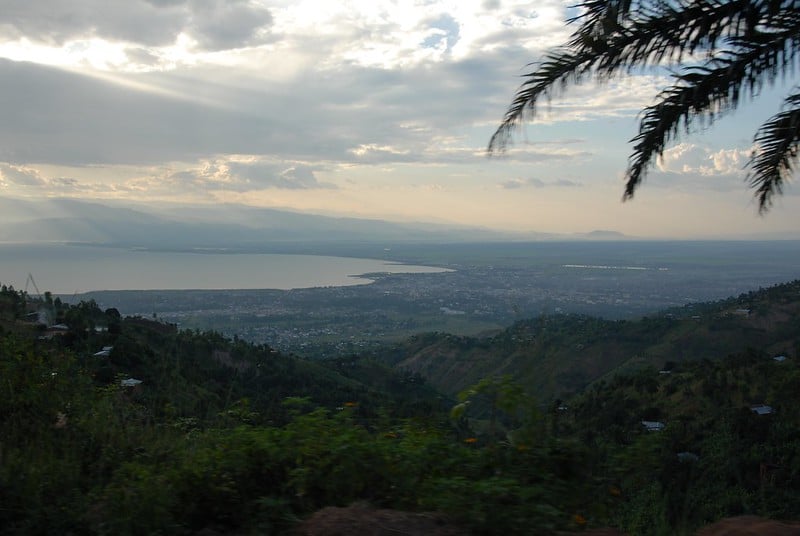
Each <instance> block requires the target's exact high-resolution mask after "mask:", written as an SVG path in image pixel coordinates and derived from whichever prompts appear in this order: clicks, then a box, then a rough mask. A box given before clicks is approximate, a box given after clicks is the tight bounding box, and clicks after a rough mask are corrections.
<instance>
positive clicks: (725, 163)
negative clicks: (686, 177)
mask: <svg viewBox="0 0 800 536" xmlns="http://www.w3.org/2000/svg"><path fill="white" fill-rule="evenodd" d="M752 151H753V149H752V148H748V149H719V150H713V149H710V148H708V147H704V146H701V145H695V144H691V143H679V144H678V145H675V146H674V147H670V148H669V149H666V150H665V151H664V153H663V155H662V156H661V158H660V159H659V160H658V163H657V165H658V169H659V170H661V171H665V172H670V173H676V174H692V175H701V176H705V177H711V176H715V175H738V176H744V174H745V173H746V172H745V171H744V167H745V165H746V164H747V162H748V160H749V159H750V154H751V153H752Z"/></svg>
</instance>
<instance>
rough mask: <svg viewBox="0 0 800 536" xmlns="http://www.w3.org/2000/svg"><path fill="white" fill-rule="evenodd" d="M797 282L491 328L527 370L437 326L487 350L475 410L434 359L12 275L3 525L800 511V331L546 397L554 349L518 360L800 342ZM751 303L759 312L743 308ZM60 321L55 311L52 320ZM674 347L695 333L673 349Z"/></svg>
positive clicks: (507, 530)
mask: <svg viewBox="0 0 800 536" xmlns="http://www.w3.org/2000/svg"><path fill="white" fill-rule="evenodd" d="M797 286H798V283H796V282H795V283H791V284H787V285H781V286H778V287H774V288H771V289H766V290H762V291H759V292H754V293H750V294H748V295H747V296H745V297H740V298H737V299H731V300H726V301H725V302H720V303H717V304H706V305H703V306H702V307H696V308H693V309H692V310H691V311H685V312H681V311H678V312H670V313H665V315H664V317H663V318H661V317H660V318H657V319H650V320H648V321H642V322H635V323H624V322H610V323H609V322H605V321H602V320H596V319H591V318H586V317H557V318H554V317H549V318H544V319H539V320H536V321H533V320H532V321H527V322H522V323H519V324H517V325H515V326H514V327H513V328H511V329H509V330H506V331H504V332H503V333H501V334H499V335H495V336H493V337H487V338H484V339H481V340H479V342H481V344H483V345H484V347H483V350H484V355H487V356H491V354H490V353H489V352H488V350H497V349H498V348H501V346H500V345H501V344H505V348H506V349H507V350H509V352H508V354H507V355H509V356H511V357H510V358H509V359H508V360H507V361H504V362H502V363H501V364H502V365H503V366H504V367H506V368H507V370H509V371H513V370H518V371H519V372H517V373H515V374H513V375H512V374H509V375H507V376H497V375H495V373H494V371H496V370H497V368H496V366H495V368H492V362H491V360H490V359H486V360H485V362H481V361H480V360H479V359H478V357H479V352H478V351H477V350H475V348H476V347H478V346H479V345H478V344H471V342H472V340H471V339H464V338H453V337H447V336H443V335H439V334H433V335H427V336H420V337H418V338H416V339H415V340H414V341H412V343H417V344H420V345H422V346H423V347H424V345H426V344H427V345H429V346H430V345H432V344H433V343H435V342H436V341H437V340H443V341H445V342H447V344H448V345H450V346H449V347H450V351H451V352H452V353H453V354H454V355H455V353H456V350H454V348H459V346H458V345H461V346H460V347H461V348H463V353H464V354H465V355H471V356H473V357H472V358H471V360H467V361H466V363H467V364H470V363H473V362H474V363H478V364H481V365H483V366H484V368H483V369H481V370H480V372H487V373H488V375H487V376H486V377H484V378H482V379H481V380H480V381H478V382H475V383H474V384H472V385H469V386H468V387H469V388H468V389H466V390H465V391H464V392H463V393H461V394H460V396H459V402H460V403H458V404H457V405H455V404H456V403H455V402H454V401H450V400H449V399H448V397H446V396H444V397H443V396H441V395H439V394H438V393H437V392H436V391H435V390H433V389H432V388H431V385H430V383H429V382H426V381H424V378H422V376H421V375H420V374H415V373H413V372H411V371H409V370H407V369H403V370H401V371H397V370H395V371H392V370H390V369H389V368H388V367H387V366H386V365H385V364H381V363H380V362H377V361H376V360H374V359H370V358H369V357H368V356H361V357H359V356H352V357H348V358H342V359H338V360H335V361H329V362H325V363H320V362H312V361H308V360H305V359H299V358H296V357H294V356H291V355H284V354H281V353H280V352H277V351H275V350H274V349H272V348H269V347H268V346H263V345H262V346H256V345H252V344H249V343H246V342H243V341H241V340H239V339H237V338H234V339H233V340H231V339H227V338H225V337H222V336H220V335H219V334H217V333H213V332H205V333H203V332H199V331H180V330H178V329H176V327H175V326H174V325H171V324H167V323H163V322H159V321H155V320H151V319H144V318H141V317H127V318H122V317H121V316H120V315H119V313H118V312H117V311H116V310H115V309H113V308H112V309H106V310H100V309H99V308H98V307H97V305H96V304H95V303H93V302H91V301H90V302H81V303H80V304H79V305H76V306H71V305H65V304H63V303H60V302H59V300H58V299H55V300H52V299H51V296H49V295H45V298H44V299H42V300H31V299H29V297H28V296H25V295H24V293H20V292H15V291H14V290H13V289H8V288H6V287H3V288H2V289H1V290H0V377H1V378H3V381H2V382H0V428H1V429H2V430H3V434H2V436H0V462H1V463H0V526H2V527H3V532H4V533H8V534H26V535H27V534H109V533H114V534H121V535H125V534H131V535H133V534H157V533H158V534H180V535H190V534H280V533H292V531H293V529H294V528H295V527H300V528H301V530H305V529H308V527H309V525H307V524H301V523H300V522H301V521H302V520H304V519H308V518H311V519H312V520H314V519H316V520H317V521H316V523H317V524H319V523H320V521H319V517H317V516H314V517H311V516H312V514H313V513H314V512H317V511H320V510H322V511H323V512H324V511H326V509H327V508H328V507H342V506H347V505H351V504H353V503H356V504H361V503H360V502H359V501H367V502H368V503H369V504H370V505H371V506H372V507H374V508H376V509H378V510H371V509H365V508H360V509H359V508H358V507H356V508H354V509H350V510H348V512H349V514H345V515H352V514H353V512H356V511H360V512H362V513H360V514H357V515H358V516H360V518H361V521H364V520H365V519H366V518H367V517H369V516H375V515H380V516H381V517H382V518H386V516H390V517H391V518H392V519H395V520H396V519H405V520H406V521H404V523H406V525H405V526H406V527H410V526H413V524H414V523H417V522H419V520H422V519H427V520H435V519H441V520H444V521H442V522H443V523H446V525H437V526H442V527H443V529H442V530H448V529H452V531H454V532H455V533H461V534H476V535H490V534H501V533H502V534H519V535H523V534H531V533H535V534H545V535H546V534H557V533H560V534H563V533H564V532H563V531H565V530H584V529H587V528H592V527H600V526H615V527H619V528H620V529H622V530H624V531H625V532H626V533H628V534H655V535H659V536H660V535H663V536H667V535H670V536H671V535H674V534H679V535H680V534H686V535H688V534H692V533H694V531H695V530H696V529H697V528H698V527H700V526H702V525H704V524H708V523H711V522H714V521H717V520H719V519H720V518H723V517H727V516H733V515H741V514H750V515H759V516H763V517H770V518H778V519H797V518H798V517H800V493H798V491H797V490H798V486H797V483H798V482H800V435H798V434H800V432H799V431H800V411H799V410H798V405H797V404H796V397H797V392H798V391H800V366H799V364H798V360H797V357H796V356H797V354H796V351H797V345H796V343H795V346H794V347H792V349H791V351H787V352H786V355H785V356H782V358H781V359H775V357H778V356H774V355H773V354H772V353H767V352H763V351H761V350H757V349H753V350H747V351H735V352H731V353H730V355H728V356H726V357H723V358H721V359H715V360H710V359H703V358H702V356H701V355H700V354H697V355H696V356H695V354H691V353H688V352H687V353H686V354H685V355H684V357H683V359H681V360H678V361H676V362H673V363H671V364H669V373H666V371H664V373H662V372H661V371H660V370H659V369H660V367H661V366H662V365H659V367H653V366H650V365H648V359H649V360H651V361H652V360H655V359H656V358H655V357H643V358H639V359H636V360H635V361H633V362H625V360H624V359H623V360H621V364H622V365H624V366H623V367H622V369H618V370H620V373H619V374H616V375H614V376H613V377H610V378H609V379H607V380H606V379H599V380H597V381H595V382H593V383H592V385H591V387H590V388H588V389H585V390H584V391H583V392H581V393H580V394H578V395H577V396H575V397H572V398H570V399H569V400H560V401H559V400H555V401H553V402H552V403H550V404H547V405H542V404H541V399H540V398H539V397H538V395H537V396H530V393H529V392H526V391H529V389H527V388H528V387H529V385H528V384H527V383H528V382H529V381H530V377H534V376H535V375H536V370H535V368H534V364H533V363H532V364H529V367H530V368H529V369H524V370H523V369H514V368H513V367H514V366H515V364H516V363H517V362H516V361H515V359H520V358H519V357H516V356H517V354H515V352H514V350H515V349H517V350H519V349H520V348H523V347H526V346H532V347H535V348H538V350H537V351H541V352H544V353H545V354H546V355H547V359H546V360H542V361H541V362H540V363H541V364H547V365H548V366H550V367H551V369H546V368H542V369H541V370H543V371H544V372H543V373H542V375H543V376H545V375H546V374H552V373H553V371H554V370H560V369H559V368H558V366H557V363H556V360H557V356H559V355H566V354H567V353H568V352H572V351H573V349H574V347H575V346H576V345H583V346H584V349H585V348H590V349H592V351H597V350H596V349H597V348H600V349H602V350H604V351H605V352H607V353H608V355H613V352H614V350H615V349H619V348H628V347H629V346H630V348H633V347H634V346H635V345H636V344H645V343H646V344H648V345H649V346H648V347H660V346H659V345H658V342H659V337H662V338H663V337H667V336H668V335H670V334H673V333H683V331H681V329H683V330H685V329H686V326H701V327H703V329H704V330H705V331H702V330H699V331H697V334H696V335H695V337H696V340H697V341H704V344H703V345H702V348H703V349H708V348H712V347H713V346H714V344H715V340H714V339H713V338H711V339H709V338H708V336H707V335H706V339H703V338H702V337H701V335H700V334H701V333H704V332H705V333H706V334H708V333H712V331H711V330H710V329H709V326H716V331H713V333H717V332H721V333H724V334H727V335H726V336H725V337H721V338H720V340H721V341H727V342H725V343H724V344H734V337H733V335H731V334H732V333H733V332H734V331H735V330H736V329H738V330H739V331H741V332H742V333H743V336H744V337H745V339H742V340H746V338H747V337H752V336H753V334H758V337H761V338H760V339H758V340H759V341H762V342H764V343H765V344H766V347H770V348H773V347H777V346H772V345H778V344H784V345H788V344H789V343H790V342H791V341H793V340H794V339H792V338H791V337H794V334H795V333H797V330H796V329H795V328H794V327H792V326H793V325H794V324H793V322H796V321H797V315H796V309H795V307H796V301H797V297H796V296H797ZM742 303H746V304H748V305H750V306H752V307H753V309H752V311H751V313H750V316H747V317H744V316H743V314H742V313H741V312H736V311H737V309H740V308H741V307H740V305H742ZM731 307H734V309H732V311H733V312H731ZM698 310H702V312H701V313H700V314H699V315H698V314H697V312H698ZM30 313H34V314H30ZM684 314H685V315H690V316H688V318H683V317H682V315H684ZM43 316H44V317H50V318H51V319H52V321H51V322H48V323H47V324H48V326H47V327H46V326H44V325H43V324H39V323H37V322H35V321H34V319H41V318H42V317H43ZM696 316H700V317H701V318H699V319H697V318H692V317H696ZM741 320H744V321H746V322H748V323H747V324H738V323H737V322H739V321H741ZM54 322H55V323H54ZM687 322H688V323H687ZM692 322H693V323H692ZM768 324H769V325H768ZM720 326H726V328H725V330H724V331H723V330H722V329H721V328H720ZM736 326H738V327H736ZM742 326H751V329H743V328H742ZM758 326H761V327H758ZM612 328H614V329H612ZM657 328H658V329H657ZM756 328H757V329H756ZM698 329H699V328H698ZM570 330H572V331H573V332H575V333H577V334H578V335H579V336H578V337H577V338H573V339H570V338H569V332H570ZM659 330H660V331H659ZM689 331H690V333H695V331H694V330H689ZM790 335H791V337H790ZM604 337H605V338H606V339H608V340H605V339H604ZM674 340H684V341H688V340H690V339H687V338H684V339H681V338H680V337H675V338H673V339H670V342H669V343H665V344H666V345H667V346H668V345H674V344H676V343H675V342H674ZM747 340H749V339H747ZM753 340H756V339H753ZM561 343H567V344H570V345H571V346H570V348H568V349H567V350H560V349H559V348H558V345H559V344H561ZM409 344H411V343H409ZM698 344H699V343H698ZM626 345H628V346H626ZM662 346H663V345H662ZM698 348H701V347H700V346H698ZM470 352H472V353H470ZM559 352H564V353H559ZM520 355H521V354H520ZM390 357H391V356H390ZM395 357H396V356H395ZM401 361H402V360H399V361H398V362H401ZM453 361H457V360H455V359H453ZM626 370H627V372H626ZM523 372H524V374H527V375H528V377H527V378H526V377H525V376H524V375H523ZM595 372H598V373H599V372H602V367H598V368H597V369H596V370H595V371H592V372H591V373H595ZM463 373H464V374H466V373H470V374H477V373H478V372H477V369H476V367H472V368H469V367H465V368H464V369H463ZM559 378H560V377H556V379H559ZM459 381H463V378H459ZM455 383H456V382H453V384H455ZM543 384H546V383H545V382H543ZM451 388H453V387H451ZM385 509H391V510H392V511H397V510H404V511H408V512H415V513H417V514H420V513H422V512H435V514H425V515H424V516H420V515H400V514H396V515H395V514H390V513H387V510H385ZM327 511H328V512H330V510H327ZM321 523H322V524H323V525H324V524H326V523H330V522H321ZM311 526H318V525H314V524H313V523H312V525H311ZM350 526H354V525H350ZM309 530H310V529H309ZM396 530H403V527H402V526H401V527H400V528H398V529H396Z"/></svg>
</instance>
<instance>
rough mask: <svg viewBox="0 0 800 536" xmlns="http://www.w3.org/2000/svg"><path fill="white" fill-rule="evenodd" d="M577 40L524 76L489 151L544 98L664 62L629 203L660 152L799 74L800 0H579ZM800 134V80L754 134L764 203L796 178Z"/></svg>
mask: <svg viewBox="0 0 800 536" xmlns="http://www.w3.org/2000/svg"><path fill="white" fill-rule="evenodd" d="M576 8H577V11H578V14H577V15H576V16H575V17H573V18H571V19H568V20H567V24H574V25H577V27H576V30H575V31H574V32H573V33H572V35H571V37H570V39H569V40H568V41H567V42H566V43H565V44H564V45H562V46H560V47H558V48H555V49H552V50H550V51H549V52H548V53H547V54H546V55H545V56H544V58H543V59H542V60H541V61H540V62H538V63H536V64H533V65H534V69H533V71H531V72H530V73H528V74H525V75H524V76H525V78H526V80H525V82H524V83H523V84H522V86H521V87H520V88H519V90H518V91H517V93H516V95H515V98H514V100H513V102H512V103H511V105H510V107H509V108H508V110H507V112H506V114H505V116H504V118H503V120H502V122H501V123H500V126H499V127H498V128H497V130H496V131H495V133H494V135H493V136H492V138H491V140H490V142H489V153H490V154H491V153H495V152H498V151H503V150H505V148H506V147H507V146H508V144H509V142H510V141H511V137H512V134H513V132H514V130H515V129H516V127H518V126H519V125H520V124H521V123H522V122H523V121H524V120H526V119H532V118H534V116H535V115H536V112H537V111H538V105H539V103H540V101H541V99H542V98H545V99H547V98H549V97H551V96H553V94H554V93H555V92H556V91H557V90H560V89H563V88H565V87H566V86H569V85H572V84H579V83H581V82H583V81H585V80H586V79H595V80H601V81H602V80H608V79H610V78H613V77H614V76H616V75H620V74H628V73H631V72H633V71H635V70H637V69H640V68H649V67H667V68H670V69H671V71H670V72H671V83H670V85H668V86H667V87H666V88H664V89H663V90H662V91H661V92H660V93H659V94H658V96H657V98H656V102H655V104H653V105H651V106H648V107H646V108H645V109H644V110H642V113H641V117H640V123H639V132H638V134H637V135H636V136H635V137H634V138H633V139H632V140H631V142H632V143H633V144H634V146H633V152H632V153H631V155H630V157H629V162H628V169H627V171H626V185H625V192H624V195H623V200H627V199H630V198H632V197H633V195H634V193H635V192H636V190H637V188H638V187H639V186H640V184H641V183H642V180H643V179H644V177H645V175H646V173H647V171H648V169H649V167H650V166H651V165H652V164H653V161H654V159H655V158H657V157H659V156H661V154H662V153H663V151H664V149H665V147H666V146H667V144H668V143H669V142H670V141H672V140H674V139H675V138H676V136H677V135H678V134H679V133H681V132H682V131H683V132H686V133H691V132H693V131H694V130H695V129H696V128H697V127H698V126H701V127H702V126H705V125H709V124H711V123H713V122H714V121H715V120H716V119H718V118H719V117H720V116H721V115H723V114H724V113H725V112H729V111H731V110H733V109H735V108H737V107H738V105H739V104H740V102H742V99H743V98H752V97H756V96H758V94H759V93H760V91H761V90H762V88H763V87H765V86H771V85H774V84H775V83H776V82H779V81H782V80H785V79H787V78H789V77H790V76H791V75H793V74H794V70H795V69H797V68H798V65H797V60H798V58H800V1H798V0H582V1H580V3H579V4H578V5H577V6H576ZM798 141H800V87H798V86H794V88H793V89H792V90H791V91H790V94H789V95H788V96H787V97H786V98H785V100H784V104H783V108H782V110H780V111H779V112H778V113H776V114H775V115H774V116H772V117H771V118H769V119H768V120H767V121H766V122H764V123H763V124H762V125H761V127H760V128H759V129H758V130H757V131H756V133H755V136H754V142H755V146H756V148H755V149H754V151H753V152H752V154H751V157H750V160H749V162H748V168H749V169H748V176H747V180H748V182H749V184H750V186H751V187H752V188H753V189H754V190H755V197H756V199H757V201H758V206H759V210H760V211H761V212H762V213H763V212H765V211H767V210H768V209H769V208H770V206H771V205H772V202H773V199H774V197H775V195H776V194H780V193H782V188H783V185H784V183H785V182H786V181H788V180H789V179H790V178H791V175H792V172H793V168H794V166H795V164H796V162H797V154H798Z"/></svg>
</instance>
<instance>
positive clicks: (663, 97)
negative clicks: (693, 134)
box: [623, 33, 794, 200]
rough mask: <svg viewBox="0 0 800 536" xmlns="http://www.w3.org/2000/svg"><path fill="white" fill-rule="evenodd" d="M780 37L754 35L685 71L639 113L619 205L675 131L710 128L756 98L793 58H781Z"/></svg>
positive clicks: (782, 45) (782, 36)
mask: <svg viewBox="0 0 800 536" xmlns="http://www.w3.org/2000/svg"><path fill="white" fill-rule="evenodd" d="M791 38H792V36H787V35H786V34H785V33H774V34H770V35H769V36H763V35H760V36H758V37H756V38H751V39H750V40H749V41H747V42H745V41H744V40H741V42H740V43H739V45H740V47H739V49H738V51H737V52H732V51H729V52H727V53H726V54H725V55H717V56H716V57H715V58H713V59H712V60H710V61H709V62H708V63H707V65H706V66H702V67H690V68H687V69H685V70H684V72H683V73H682V74H676V75H675V80H676V83H675V84H673V85H672V86H670V87H668V88H666V89H665V90H663V91H662V92H661V94H660V95H659V96H658V99H657V100H658V102H657V103H656V104H655V105H653V106H649V107H647V108H645V110H644V114H643V117H642V119H641V121H640V123H639V134H637V135H636V137H634V138H633V139H632V140H631V141H632V142H634V143H635V145H634V148H633V153H632V154H631V157H630V163H629V165H628V170H627V172H626V183H625V192H624V194H623V200H628V199H631V198H633V195H634V193H635V192H636V189H637V188H638V186H639V185H640V184H641V182H642V180H643V178H644V176H645V174H646V172H647V170H648V168H649V167H650V165H651V164H652V161H653V158H654V157H656V156H660V155H661V154H662V153H663V151H664V148H665V147H666V144H667V143H668V142H669V141H671V140H672V139H673V138H674V137H675V136H676V135H677V133H678V132H679V130H680V129H681V127H683V128H684V130H685V131H687V132H690V131H691V128H692V126H693V123H694V122H695V121H697V120H704V121H706V122H707V123H708V124H711V123H713V122H714V121H715V120H716V118H717V117H719V116H720V115H721V114H724V113H725V112H727V111H729V110H732V109H734V108H736V107H737V106H738V104H739V101H740V99H741V98H742V96H745V95H747V96H754V95H756V94H757V93H758V92H759V91H760V89H761V87H762V86H763V85H764V84H772V83H774V82H775V80H776V79H777V78H778V77H779V76H780V74H781V73H783V72H784V71H785V70H786V69H787V68H788V65H789V64H790V63H791V61H792V60H793V58H794V54H788V53H787V52H786V50H787V46H786V42H787V40H789V39H791Z"/></svg>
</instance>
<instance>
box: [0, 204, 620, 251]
mask: <svg viewBox="0 0 800 536" xmlns="http://www.w3.org/2000/svg"><path fill="white" fill-rule="evenodd" d="M0 212H2V213H3V214H4V218H5V220H6V222H5V225H3V227H2V229H0V241H5V242H47V241H54V242H84V243H95V244H102V245H118V246H123V247H131V246H136V247H156V248H170V247H171V248H185V247H220V248H221V247H233V248H235V247H253V246H257V245H262V244H297V243H301V242H311V241H327V242H348V243H356V242H365V241H370V242H381V241H383V242H395V243H397V242H437V241H438V242H461V241H476V240H477V241H480V240H485V241H499V240H551V239H604V240H607V239H620V238H622V237H623V235H621V234H619V233H614V232H611V231H602V232H598V231H594V232H591V233H586V234H575V235H557V234H552V233H535V232H530V233H514V232H503V231H495V230H492V229H487V228H482V227H469V226H463V225H449V224H442V223H427V222H404V223H398V222H391V221H386V220H380V219H364V218H353V217H332V216H321V215H316V214H305V213H299V212H292V211H287V210H278V209H272V208H258V207H251V206H245V205H236V204H221V205H209V206H189V205H150V206H145V205H131V204H121V203H118V202H113V201H109V202H103V203H101V202H88V201H79V200H75V199H50V200H48V201H39V202H33V201H29V200H15V199H0Z"/></svg>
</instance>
